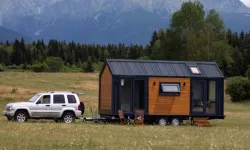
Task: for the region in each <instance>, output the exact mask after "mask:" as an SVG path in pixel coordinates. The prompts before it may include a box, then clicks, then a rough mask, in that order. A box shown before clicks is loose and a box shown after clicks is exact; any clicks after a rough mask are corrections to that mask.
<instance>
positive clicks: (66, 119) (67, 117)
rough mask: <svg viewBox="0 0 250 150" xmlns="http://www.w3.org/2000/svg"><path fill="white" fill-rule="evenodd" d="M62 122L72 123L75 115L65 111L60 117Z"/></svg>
mask: <svg viewBox="0 0 250 150" xmlns="http://www.w3.org/2000/svg"><path fill="white" fill-rule="evenodd" d="M62 120H63V122H65V123H72V122H74V121H75V115H74V114H73V113H72V112H65V113H64V114H63V117H62Z"/></svg>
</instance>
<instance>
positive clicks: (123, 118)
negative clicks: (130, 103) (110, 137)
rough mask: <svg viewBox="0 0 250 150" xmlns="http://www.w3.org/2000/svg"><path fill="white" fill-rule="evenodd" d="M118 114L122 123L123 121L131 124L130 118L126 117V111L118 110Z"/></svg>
mask: <svg viewBox="0 0 250 150" xmlns="http://www.w3.org/2000/svg"><path fill="white" fill-rule="evenodd" d="M118 115H119V118H120V121H121V123H123V124H129V119H126V118H125V117H124V113H123V111H122V110H118Z"/></svg>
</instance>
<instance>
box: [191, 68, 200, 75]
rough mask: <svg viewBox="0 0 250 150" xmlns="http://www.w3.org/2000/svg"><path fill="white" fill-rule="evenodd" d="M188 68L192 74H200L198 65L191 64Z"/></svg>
mask: <svg viewBox="0 0 250 150" xmlns="http://www.w3.org/2000/svg"><path fill="white" fill-rule="evenodd" d="M190 70H191V71H192V73H193V74H201V72H200V70H199V68H198V67H195V66H192V67H190Z"/></svg>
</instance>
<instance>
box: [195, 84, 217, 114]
mask: <svg viewBox="0 0 250 150" xmlns="http://www.w3.org/2000/svg"><path fill="white" fill-rule="evenodd" d="M191 84H192V85H191V87H192V89H191V113H192V114H197V115H198V114H200V115H205V114H207V115H208V114H209V115H214V114H215V111H216V109H215V108H216V81H212V80H211V81H210V80H193V81H192V82H191Z"/></svg>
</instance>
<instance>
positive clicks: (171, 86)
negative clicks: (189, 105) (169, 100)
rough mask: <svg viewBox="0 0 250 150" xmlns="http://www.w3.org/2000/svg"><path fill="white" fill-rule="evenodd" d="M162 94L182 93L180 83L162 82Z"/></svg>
mask: <svg viewBox="0 0 250 150" xmlns="http://www.w3.org/2000/svg"><path fill="white" fill-rule="evenodd" d="M160 95H180V84H179V83H160Z"/></svg>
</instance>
